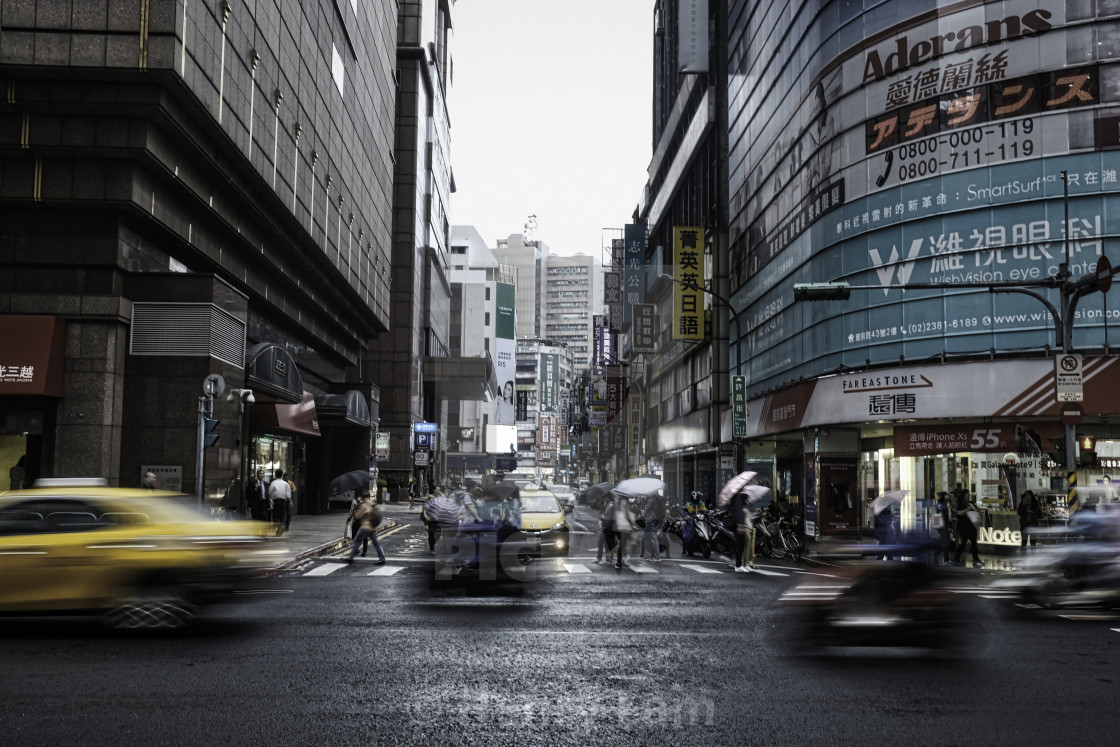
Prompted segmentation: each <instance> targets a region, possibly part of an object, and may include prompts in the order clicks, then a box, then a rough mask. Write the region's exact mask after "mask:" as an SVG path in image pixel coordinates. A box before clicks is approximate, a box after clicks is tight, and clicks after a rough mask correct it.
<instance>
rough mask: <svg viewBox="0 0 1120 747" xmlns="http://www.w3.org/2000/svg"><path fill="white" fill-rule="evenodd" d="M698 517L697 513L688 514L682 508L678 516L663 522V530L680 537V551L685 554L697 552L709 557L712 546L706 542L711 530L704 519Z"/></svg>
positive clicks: (691, 554) (690, 554) (689, 554)
mask: <svg viewBox="0 0 1120 747" xmlns="http://www.w3.org/2000/svg"><path fill="white" fill-rule="evenodd" d="M698 519H699V515H698V514H690V513H689V512H688V511H685V510H683V509H682V510H681V515H680V516H679V517H677V518H674V519H670V520H668V521H666V522H665V532H666V533H671V534H675V535H677V536H678V537H680V538H681V551H682V552H683V553H684V554H685V555H688V556H693V555H696V554H697V553H699V554H700V555H703V556H704V557H705V558H707V557H711V554H712V548H711V545H710V544H709V543H708V539H709V538H710V536H711V533H710V532H711V530H710V529H709V527H708V524H707V522H706V521H703V520H698Z"/></svg>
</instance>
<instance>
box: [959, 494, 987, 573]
mask: <svg viewBox="0 0 1120 747" xmlns="http://www.w3.org/2000/svg"><path fill="white" fill-rule="evenodd" d="M956 514H957V556H956V557H955V558H954V559H953V561H954V562H955V563H957V564H958V565H960V562H961V554H962V553H963V552H964V546H965V545H966V544H968V543H972V567H973V568H983V567H984V561H982V560H980V553H979V552H978V551H977V549H976V539H977V527H978V526H979V524H980V510H979V509H977V508H976V505H975V504H974V503H973V502H972V501H971V500H969V497H968V492H967V491H964V490H962V491H960V492H959V493H957V506H956Z"/></svg>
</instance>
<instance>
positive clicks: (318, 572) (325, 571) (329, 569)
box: [303, 563, 342, 576]
mask: <svg viewBox="0 0 1120 747" xmlns="http://www.w3.org/2000/svg"><path fill="white" fill-rule="evenodd" d="M341 567H342V564H341V563H324V564H323V565H320V566H316V567H314V568H312V569H311V570H310V571H308V572H307V573H305V574H303V575H305V576H328V575H330V574H332V573H334V572H335V571H337V570H338V569H339V568H341Z"/></svg>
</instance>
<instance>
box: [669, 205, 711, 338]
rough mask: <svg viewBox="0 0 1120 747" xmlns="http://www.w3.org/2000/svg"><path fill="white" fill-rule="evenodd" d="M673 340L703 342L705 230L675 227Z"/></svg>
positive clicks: (691, 227) (695, 227)
mask: <svg viewBox="0 0 1120 747" xmlns="http://www.w3.org/2000/svg"><path fill="white" fill-rule="evenodd" d="M673 279H674V280H676V281H677V282H675V283H673V339H674V340H703V339H704V299H703V295H704V292H703V290H702V288H703V285H704V229H703V228H700V227H698V226H674V227H673Z"/></svg>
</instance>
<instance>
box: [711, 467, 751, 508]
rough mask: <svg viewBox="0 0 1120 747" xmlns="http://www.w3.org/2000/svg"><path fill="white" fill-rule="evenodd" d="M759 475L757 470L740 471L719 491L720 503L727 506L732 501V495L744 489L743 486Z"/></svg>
mask: <svg viewBox="0 0 1120 747" xmlns="http://www.w3.org/2000/svg"><path fill="white" fill-rule="evenodd" d="M757 476H758V473H757V472H740V473H739V474H737V475H735V476H734V477H732V478H731V479H730V480H728V481H727V484H726V485H724V486H723V490H721V491H719V500H718V504H719V505H720V506H726V505H727V504H728V503H730V502H731V499H732V497H734V495H735V494H736V493H738V492H740V491H741V490H742V489H743V486H744V485H746V484H747V483H748V482H750V481H751V480H753V479H754V478H755V477H757Z"/></svg>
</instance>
